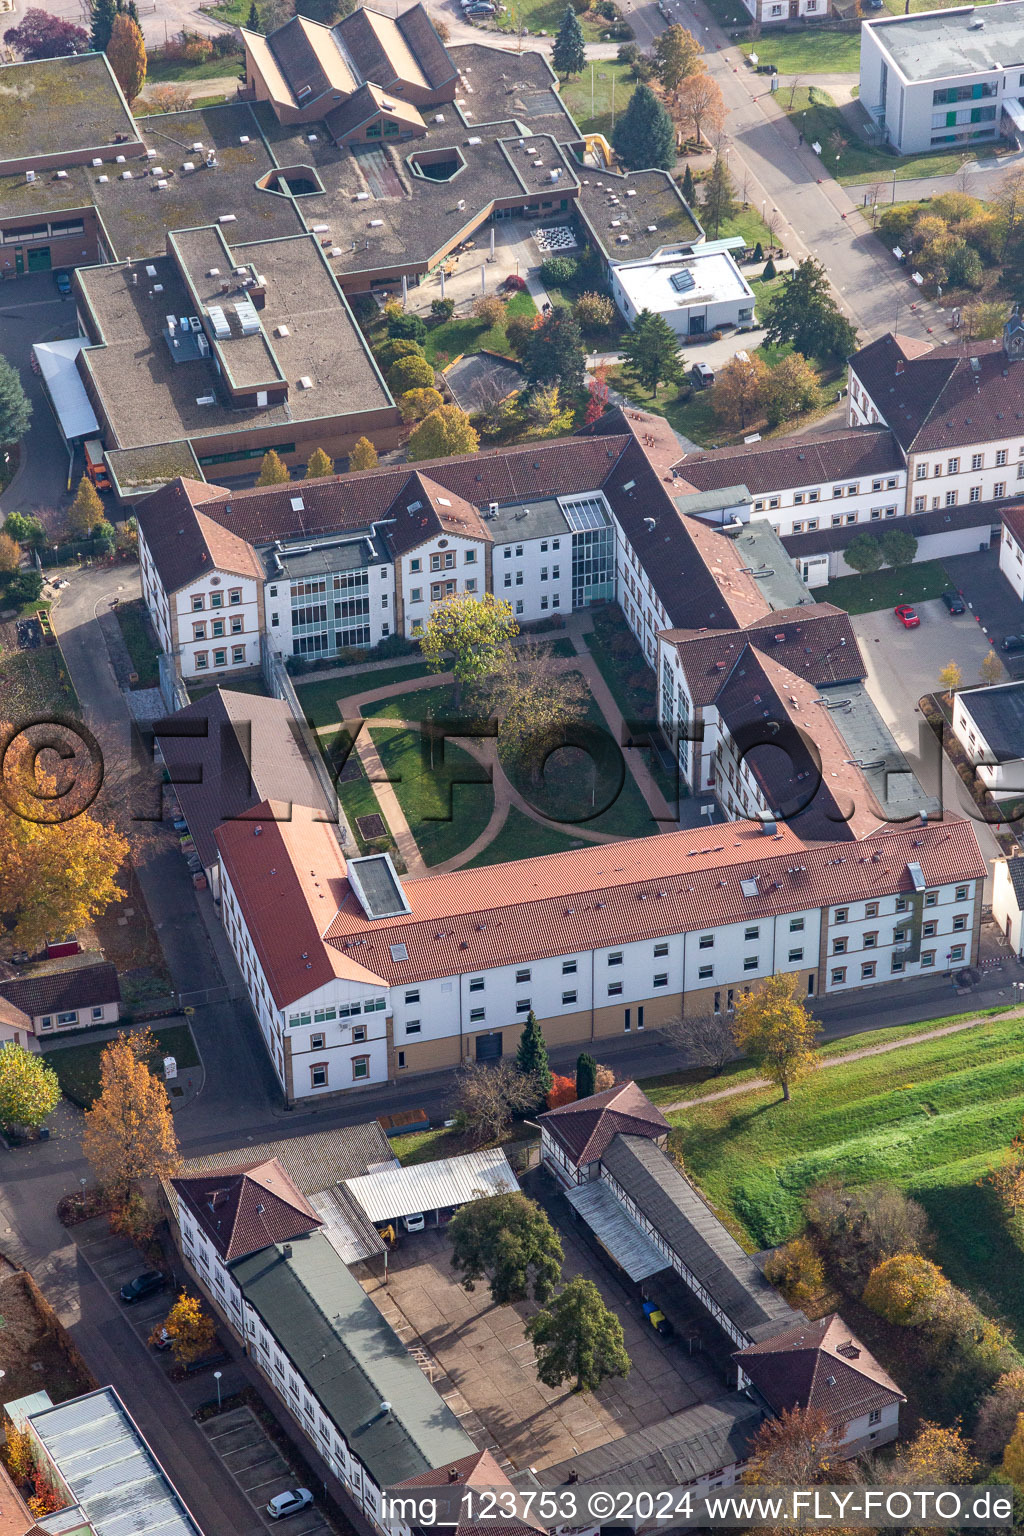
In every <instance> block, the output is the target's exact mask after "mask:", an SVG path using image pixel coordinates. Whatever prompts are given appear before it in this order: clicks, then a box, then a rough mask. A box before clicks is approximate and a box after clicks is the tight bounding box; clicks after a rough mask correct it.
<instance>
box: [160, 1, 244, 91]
mask: <svg viewBox="0 0 1024 1536" xmlns="http://www.w3.org/2000/svg"><path fill="white" fill-rule="evenodd" d="M247 15H248V12H246V16H247ZM242 22H243V24H244V22H245V16H243V17H242ZM244 65H245V54H244V53H241V52H239V53H225V54H220V53H212V54H211V55H210V57H209V58H208V59H203V61H202V63H200V64H189V63H188V61H187V60H186V59H172V58H168V57H167V55H166V54H163V53H159V52H157V51H154V52H153V53H151V54H150V55H149V58H148V59H147V61H146V84H147V85H163V84H164V83H165V82H168V81H170V82H173V83H174V84H175V85H177V84H179V83H180V84H182V85H190V84H191V83H192V81H193V80H222V79H224V78H225V77H226V76H228V75H237V74H239V73H240V72H241V70H242V69H243V67H244Z"/></svg>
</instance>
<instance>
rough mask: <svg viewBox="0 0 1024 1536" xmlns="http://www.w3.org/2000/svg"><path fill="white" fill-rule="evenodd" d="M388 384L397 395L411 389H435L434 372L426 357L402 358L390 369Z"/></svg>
mask: <svg viewBox="0 0 1024 1536" xmlns="http://www.w3.org/2000/svg"><path fill="white" fill-rule="evenodd" d="M388 384H389V386H390V388H391V392H392V394H395V395H404V394H405V393H406V391H407V390H410V389H433V387H434V370H433V368H432V367H431V366H430V364H429V363H428V362H427V360H426V358H425V357H400V358H399V359H398V362H397V363H394V364H392V366H391V367H390V368H389V369H388Z"/></svg>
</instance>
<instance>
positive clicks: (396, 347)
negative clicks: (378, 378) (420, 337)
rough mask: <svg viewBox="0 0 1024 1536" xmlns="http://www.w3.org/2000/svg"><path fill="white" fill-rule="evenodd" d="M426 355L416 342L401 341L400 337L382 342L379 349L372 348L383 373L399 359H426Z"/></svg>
mask: <svg viewBox="0 0 1024 1536" xmlns="http://www.w3.org/2000/svg"><path fill="white" fill-rule="evenodd" d="M426 355H427V354H426V353H425V352H424V350H423V348H422V347H421V346H420V344H419V342H418V341H403V340H402V338H401V337H395V338H393V339H391V340H389V341H382V342H381V344H380V346H379V347H375V348H374V356H375V357H376V359H377V361H378V363H379V364H380V366H381V367H382V368H383V369H384V370H385V371H386V370H387V369H388V368H390V367H391V365H392V363H397V362H398V359H399V358H400V357H426Z"/></svg>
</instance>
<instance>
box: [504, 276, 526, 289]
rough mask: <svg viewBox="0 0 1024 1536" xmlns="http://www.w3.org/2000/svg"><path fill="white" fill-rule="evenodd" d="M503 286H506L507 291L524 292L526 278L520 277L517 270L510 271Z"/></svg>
mask: <svg viewBox="0 0 1024 1536" xmlns="http://www.w3.org/2000/svg"><path fill="white" fill-rule="evenodd" d="M503 287H505V288H507V289H508V291H509V293H525V291H526V278H525V277H520V276H519V273H518V272H510V273H509V275H508V277H506V279H505V282H504V284H503Z"/></svg>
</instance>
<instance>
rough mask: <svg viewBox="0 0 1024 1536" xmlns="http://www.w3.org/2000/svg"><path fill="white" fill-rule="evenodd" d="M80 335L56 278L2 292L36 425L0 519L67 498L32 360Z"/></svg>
mask: <svg viewBox="0 0 1024 1536" xmlns="http://www.w3.org/2000/svg"><path fill="white" fill-rule="evenodd" d="M76 19H77V18H76ZM77 335H78V322H77V320H76V318H75V301H74V299H72V298H62V297H61V295H60V294H59V293H58V292H57V289H56V286H55V285H54V281H53V273H52V272H33V273H29V274H26V275H25V276H24V277H17V278H13V279H10V280H8V281H7V282H5V283H4V284H3V286H2V287H0V353H3V355H4V356H5V357H6V358H7V360H8V362H10V363H12V364H13V365H14V367H15V368H17V370H18V373H19V374H20V376H21V384H22V388H23V389H24V391H25V393H26V394H27V395H28V397H29V399H30V400H31V402H32V422H31V425H30V426H29V429H28V434H27V436H26V437H25V439H24V441H23V442H22V445H21V456H22V462H21V468H20V469H19V471H18V473H17V475H15V477H14V479H13V481H12V482H11V484H10V485H9V486H8V487H7V489H6V491H5V492H4V493H3V495H2V496H0V513H4V514H6V513H7V512H14V511H18V512H32V513H38V512H41V511H46V510H47V509H50V508H56V507H59V506H60V504H61V500H62V499H63V497H64V496H65V494H66V492H67V481H68V451H67V448H66V447H65V446H64V440H63V438H62V437H61V435H60V433H59V432H58V430H57V424H56V422H55V421H54V419H53V414H52V412H51V410H50V406H49V403H48V401H47V399H46V395H45V393H44V391H43V381H42V379H41V378H40V377H39V375H38V374H36V373H33V372H32V369H31V366H30V361H29V360H30V358H31V355H32V344H33V342H37V341H55V340H58V339H62V338H64V337H67V336H77Z"/></svg>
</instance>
